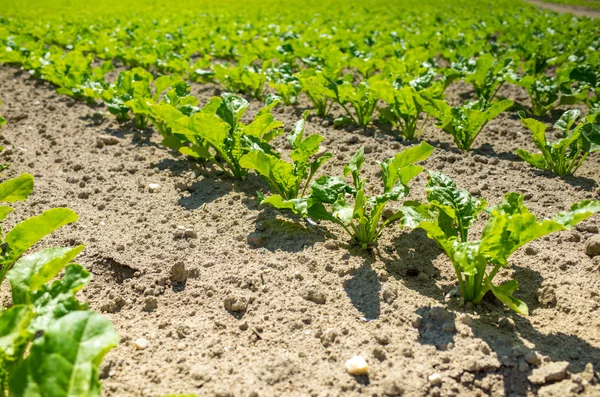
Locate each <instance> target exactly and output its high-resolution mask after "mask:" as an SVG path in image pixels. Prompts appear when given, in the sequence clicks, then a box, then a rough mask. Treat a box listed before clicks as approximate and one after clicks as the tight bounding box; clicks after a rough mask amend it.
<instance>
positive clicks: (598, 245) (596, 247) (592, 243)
mask: <svg viewBox="0 0 600 397" xmlns="http://www.w3.org/2000/svg"><path fill="white" fill-rule="evenodd" d="M585 253H586V254H587V256H589V257H590V258H593V257H595V256H599V255H600V234H597V235H594V236H592V237H590V238H589V240H588V241H587V243H585Z"/></svg>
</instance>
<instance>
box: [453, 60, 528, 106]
mask: <svg viewBox="0 0 600 397" xmlns="http://www.w3.org/2000/svg"><path fill="white" fill-rule="evenodd" d="M513 67H514V62H513V60H512V58H505V59H503V60H499V59H496V58H495V57H494V55H492V54H490V53H487V54H483V55H481V56H479V57H478V58H477V60H476V61H474V62H473V68H472V70H469V71H468V72H467V73H466V74H465V81H466V82H467V83H470V84H472V85H473V88H474V90H475V94H476V95H477V98H478V99H483V100H485V101H487V102H489V101H491V100H492V99H493V98H494V97H495V96H496V94H497V93H498V90H500V88H501V87H502V85H504V83H505V82H506V81H515V80H516V79H517V76H516V74H515V72H514V71H513Z"/></svg>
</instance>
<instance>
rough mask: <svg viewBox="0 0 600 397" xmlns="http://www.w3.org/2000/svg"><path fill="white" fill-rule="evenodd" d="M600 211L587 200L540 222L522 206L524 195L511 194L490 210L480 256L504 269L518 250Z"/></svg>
mask: <svg viewBox="0 0 600 397" xmlns="http://www.w3.org/2000/svg"><path fill="white" fill-rule="evenodd" d="M599 211H600V201H590V200H585V201H581V202H579V203H576V204H574V205H573V206H572V207H571V210H570V211H567V212H562V213H559V214H558V215H556V216H555V217H554V218H552V219H545V220H543V221H538V220H537V218H536V217H535V215H533V214H531V213H530V212H529V210H528V209H527V207H525V206H524V205H523V196H522V195H521V194H519V193H508V194H506V195H505V196H504V200H503V201H502V203H501V204H500V205H499V206H498V207H496V208H494V209H493V210H492V211H491V214H490V219H489V220H488V222H487V224H486V225H485V228H484V229H483V233H482V237H481V248H480V249H481V253H482V254H484V255H486V256H487V257H488V258H489V260H490V261H492V262H493V263H499V264H501V265H503V266H505V265H506V264H507V262H508V258H509V257H510V255H511V254H512V253H513V252H514V251H516V250H517V249H518V248H519V247H521V246H523V245H525V244H527V243H528V242H530V241H532V240H535V239H537V238H540V237H543V236H545V235H547V234H550V233H553V232H557V231H561V230H565V229H570V228H571V227H573V226H574V225H576V224H577V223H579V222H581V221H583V220H584V219H587V218H589V217H590V216H592V215H593V214H595V213H597V212H599Z"/></svg>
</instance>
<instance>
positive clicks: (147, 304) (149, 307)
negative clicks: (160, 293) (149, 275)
mask: <svg viewBox="0 0 600 397" xmlns="http://www.w3.org/2000/svg"><path fill="white" fill-rule="evenodd" d="M157 307H158V301H157V300H156V298H155V297H153V296H149V297H147V298H146V299H145V300H144V311H145V312H152V311H154V310H156V308H157Z"/></svg>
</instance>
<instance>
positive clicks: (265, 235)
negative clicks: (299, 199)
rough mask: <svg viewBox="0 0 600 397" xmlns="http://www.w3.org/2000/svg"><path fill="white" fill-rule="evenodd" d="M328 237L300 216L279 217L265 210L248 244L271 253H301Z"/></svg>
mask: <svg viewBox="0 0 600 397" xmlns="http://www.w3.org/2000/svg"><path fill="white" fill-rule="evenodd" d="M286 215H288V214H286ZM328 235H329V233H328V232H327V231H326V230H324V229H321V228H320V227H318V226H315V225H312V224H309V223H308V222H307V221H305V220H303V219H302V218H300V217H298V216H294V215H291V216H290V218H289V219H286V218H283V217H277V215H276V213H275V211H273V210H272V209H271V208H265V210H264V211H263V212H261V213H260V214H259V216H258V217H257V221H256V228H255V231H253V232H252V233H250V234H249V235H248V244H249V245H250V246H251V247H255V248H259V247H260V248H263V249H266V250H269V251H271V252H276V251H284V252H301V251H303V250H304V249H306V247H309V246H312V245H315V244H316V243H317V242H322V241H325V240H326V239H327V236H328Z"/></svg>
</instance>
